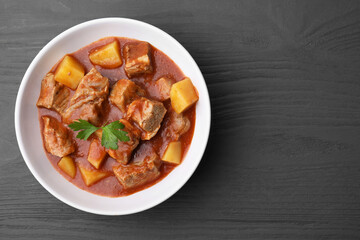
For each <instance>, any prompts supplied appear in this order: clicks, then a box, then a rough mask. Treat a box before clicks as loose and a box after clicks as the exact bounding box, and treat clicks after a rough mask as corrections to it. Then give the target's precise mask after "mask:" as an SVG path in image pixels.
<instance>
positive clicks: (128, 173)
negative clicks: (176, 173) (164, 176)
mask: <svg viewBox="0 0 360 240" xmlns="http://www.w3.org/2000/svg"><path fill="white" fill-rule="evenodd" d="M160 166H161V160H160V158H159V156H158V155H157V154H156V153H155V151H153V150H152V151H150V152H146V153H145V152H144V154H140V155H138V156H136V157H135V159H134V161H133V162H131V163H130V164H128V165H122V164H121V165H119V166H116V167H114V168H113V171H114V174H115V176H116V178H117V179H118V180H119V182H120V183H121V185H123V187H124V188H125V189H130V188H134V187H138V186H141V185H143V184H145V183H147V182H150V181H153V180H155V179H156V178H158V177H159V176H160V171H159V168H160Z"/></svg>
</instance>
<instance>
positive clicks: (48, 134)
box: [42, 116, 75, 157]
mask: <svg viewBox="0 0 360 240" xmlns="http://www.w3.org/2000/svg"><path fill="white" fill-rule="evenodd" d="M42 119H43V122H44V130H43V135H44V143H45V148H46V150H47V151H48V152H49V153H51V154H53V155H55V156H58V157H64V156H66V155H69V154H70V153H73V152H74V151H75V145H74V142H73V141H72V139H71V136H70V135H69V131H68V130H67V128H66V127H64V126H63V125H62V124H61V123H60V122H59V121H57V120H56V119H55V118H53V117H48V116H43V117H42Z"/></svg>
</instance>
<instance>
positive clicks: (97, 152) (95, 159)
mask: <svg viewBox="0 0 360 240" xmlns="http://www.w3.org/2000/svg"><path fill="white" fill-rule="evenodd" d="M105 156H106V151H105V148H104V147H103V146H101V143H100V140H99V139H97V138H95V139H94V140H92V141H91V143H90V147H89V153H88V157H87V160H88V161H89V162H90V163H91V165H93V166H94V167H95V168H96V169H99V167H100V165H101V163H102V162H103V161H104V159H105Z"/></svg>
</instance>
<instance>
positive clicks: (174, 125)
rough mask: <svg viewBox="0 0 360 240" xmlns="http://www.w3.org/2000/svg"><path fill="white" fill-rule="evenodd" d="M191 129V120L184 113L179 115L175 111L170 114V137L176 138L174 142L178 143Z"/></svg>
mask: <svg viewBox="0 0 360 240" xmlns="http://www.w3.org/2000/svg"><path fill="white" fill-rule="evenodd" d="M189 128H190V120H189V119H188V118H187V117H185V116H184V115H183V114H182V113H180V114H178V113H176V112H175V111H171V113H170V126H169V131H170V135H172V136H174V137H175V139H173V141H177V140H178V139H179V137H180V136H181V135H183V134H184V133H186V132H187V131H188V130H189Z"/></svg>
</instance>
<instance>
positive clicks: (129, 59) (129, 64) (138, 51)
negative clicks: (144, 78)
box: [124, 42, 153, 78]
mask: <svg viewBox="0 0 360 240" xmlns="http://www.w3.org/2000/svg"><path fill="white" fill-rule="evenodd" d="M124 55H125V72H126V74H127V75H128V76H129V77H130V78H131V77H134V76H137V75H141V74H144V73H151V72H152V71H153V67H152V63H151V46H150V44H149V43H147V42H140V43H130V44H127V45H125V47H124Z"/></svg>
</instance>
